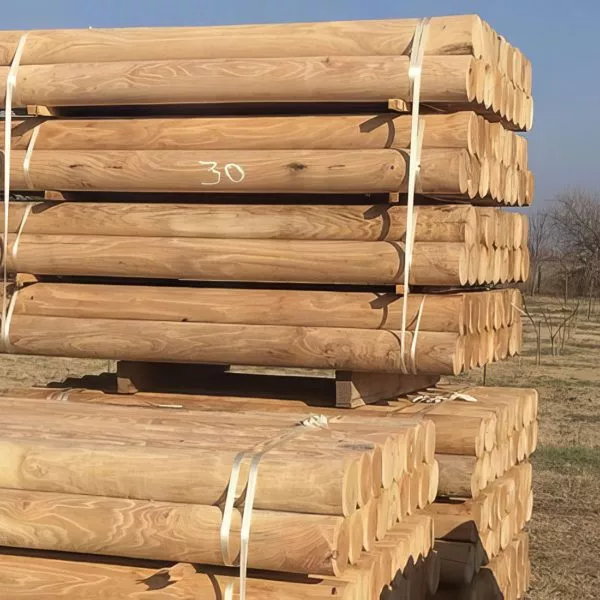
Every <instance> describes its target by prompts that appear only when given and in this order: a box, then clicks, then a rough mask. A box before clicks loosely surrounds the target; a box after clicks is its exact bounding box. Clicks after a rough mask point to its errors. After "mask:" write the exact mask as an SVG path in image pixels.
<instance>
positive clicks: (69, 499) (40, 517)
mask: <svg viewBox="0 0 600 600" xmlns="http://www.w3.org/2000/svg"><path fill="white" fill-rule="evenodd" d="M0 514H1V515H2V521H3V529H2V532H1V533H0V541H1V543H2V545H3V546H10V547H15V546H16V547H29V548H32V549H42V550H62V551H77V552H84V553H89V554H105V555H109V556H130V557H132V558H149V559H158V560H182V561H188V562H201V563H205V564H216V565H220V564H223V556H222V555H221V549H220V542H219V530H220V526H221V518H222V514H221V510H220V509H219V508H218V507H212V506H202V505H189V504H170V503H160V502H145V501H140V500H131V499H129V500H126V499H117V498H104V497H100V496H96V497H94V496H77V495H70V494H54V493H50V492H27V491H20V490H4V492H3V495H2V499H1V500H0ZM124 523H125V524H126V525H124ZM240 524H241V518H240V513H239V512H238V511H234V515H233V525H232V528H231V536H230V546H231V552H232V554H233V556H236V555H237V553H238V552H239V528H240ZM48 531H51V532H52V536H48V535H47V533H46V534H45V535H44V532H48ZM252 532H253V535H252V537H251V539H250V552H249V566H250V567H252V568H259V569H265V570H275V571H288V572H296V573H315V574H322V575H338V574H341V573H342V572H343V570H344V569H345V567H346V564H347V561H348V548H349V536H350V531H349V528H348V524H347V522H345V521H344V519H343V518H341V517H329V516H322V515H304V516H302V517H301V516H300V514H299V513H282V512H269V511H258V510H257V511H254V513H253V519H252ZM274 547H285V548H286V552H285V555H281V554H279V553H275V554H273V548H274Z"/></svg>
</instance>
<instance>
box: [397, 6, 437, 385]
mask: <svg viewBox="0 0 600 600" xmlns="http://www.w3.org/2000/svg"><path fill="white" fill-rule="evenodd" d="M429 20H430V19H429V18H426V19H422V20H421V21H419V23H418V24H417V27H416V29H415V35H414V38H413V43H412V48H411V52H410V65H409V69H408V76H409V78H410V82H411V99H412V111H411V115H412V121H411V127H410V154H409V162H408V190H407V191H408V195H407V201H406V242H405V250H404V294H403V299H402V335H401V338H400V353H401V366H402V371H403V372H404V373H416V364H415V363H416V349H417V339H418V334H419V328H418V326H419V324H420V322H421V315H422V312H423V305H424V303H423V302H421V305H420V308H419V313H418V316H417V326H416V327H415V330H414V332H413V339H412V345H411V351H410V356H409V360H408V363H409V364H408V365H407V361H406V339H405V338H406V327H407V319H408V295H409V293H410V284H409V280H410V267H411V264H412V256H413V248H414V243H415V191H416V186H417V179H418V177H419V170H420V167H421V147H422V145H423V133H424V127H425V124H424V121H423V120H422V119H421V118H420V102H421V76H422V73H423V57H424V56H425V44H426V41H427V33H428V30H429ZM409 368H410V370H409Z"/></svg>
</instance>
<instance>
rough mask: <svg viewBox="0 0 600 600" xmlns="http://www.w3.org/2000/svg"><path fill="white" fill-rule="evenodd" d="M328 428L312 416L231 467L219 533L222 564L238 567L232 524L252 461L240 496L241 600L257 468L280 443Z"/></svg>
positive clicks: (240, 456) (230, 590)
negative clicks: (245, 469) (247, 461)
mask: <svg viewBox="0 0 600 600" xmlns="http://www.w3.org/2000/svg"><path fill="white" fill-rule="evenodd" d="M326 427H327V418H326V417H323V416H318V415H313V416H311V417H309V418H308V419H305V420H304V421H302V422H301V423H298V424H296V425H295V427H294V428H293V429H290V430H287V431H285V432H283V433H281V434H279V435H277V436H275V437H273V438H271V439H269V440H266V441H264V442H262V443H261V444H259V445H258V448H257V447H255V448H253V449H250V450H246V451H242V452H239V453H238V454H237V455H236V457H235V459H234V461H233V465H232V468H231V475H230V478H229V485H228V487H227V495H226V498H225V506H224V508H223V519H222V521H221V530H220V542H221V554H222V557H223V562H224V564H225V565H226V566H228V567H233V566H235V563H236V562H237V558H238V557H236V558H235V559H232V558H231V551H230V548H229V537H230V532H231V521H232V518H233V510H234V508H235V504H236V501H237V499H236V491H237V486H238V482H239V477H240V469H241V466H242V464H243V462H244V459H246V458H249V459H250V467H249V471H248V480H247V483H246V486H245V489H244V492H242V494H241V495H240V498H244V509H243V512H242V526H241V530H240V554H239V568H240V576H239V583H240V593H239V600H245V598H246V579H247V571H248V547H249V544H250V529H251V525H252V511H253V509H254V497H255V495H256V484H257V481H258V466H259V464H260V461H261V459H262V457H263V456H264V455H265V454H266V453H267V452H269V450H272V449H273V448H275V447H276V446H278V445H279V444H281V443H283V442H286V441H288V440H290V439H292V438H294V437H296V436H297V435H299V434H300V433H305V432H306V430H307V429H310V428H313V429H315V428H319V429H323V428H326ZM233 588H234V586H233V584H232V583H230V584H228V586H227V588H226V589H225V598H224V600H226V599H227V598H232V597H233Z"/></svg>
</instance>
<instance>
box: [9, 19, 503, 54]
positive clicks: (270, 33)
mask: <svg viewBox="0 0 600 600" xmlns="http://www.w3.org/2000/svg"><path fill="white" fill-rule="evenodd" d="M418 23H419V19H387V20H371V21H333V22H317V23H282V24H267V25H241V26H240V25H235V26H219V27H143V28H141V27H140V28H121V29H96V28H93V29H70V30H69V29H59V30H45V31H39V30H38V31H32V32H28V36H27V43H26V44H25V46H24V52H23V57H22V59H21V64H23V65H29V64H55V63H58V64H60V63H78V62H84V63H86V62H100V61H105V62H114V61H120V60H162V59H165V58H168V59H170V60H178V59H181V60H183V59H190V58H205V59H208V58H227V57H229V58H237V57H255V58H256V57H260V58H262V57H273V58H277V57H286V56H287V57H294V56H314V55H315V54H317V55H318V54H323V55H329V56H376V55H398V54H400V55H401V54H406V55H408V54H410V48H411V42H412V40H413V37H414V34H415V29H416V27H417V25H418ZM483 29H484V25H483V21H482V20H481V19H480V17H478V16H476V15H457V16H450V17H434V18H432V19H431V21H430V24H429V35H428V36H427V40H426V46H425V54H426V55H444V54H465V55H472V56H474V57H476V58H486V60H491V56H490V55H487V54H484V50H485V48H484V33H483ZM24 33H25V32H24V31H3V32H2V35H1V37H0V64H2V65H9V64H10V63H11V61H12V57H13V55H14V53H15V51H16V47H17V44H18V42H19V39H20V38H21V36H22V35H23V34H24Z"/></svg>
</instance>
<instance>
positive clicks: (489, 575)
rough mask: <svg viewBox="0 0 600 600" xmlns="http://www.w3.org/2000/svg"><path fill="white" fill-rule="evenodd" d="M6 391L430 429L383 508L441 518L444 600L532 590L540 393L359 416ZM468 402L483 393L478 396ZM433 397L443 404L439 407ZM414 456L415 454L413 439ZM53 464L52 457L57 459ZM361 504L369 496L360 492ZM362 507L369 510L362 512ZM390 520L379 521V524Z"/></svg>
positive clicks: (505, 393)
mask: <svg viewBox="0 0 600 600" xmlns="http://www.w3.org/2000/svg"><path fill="white" fill-rule="evenodd" d="M454 395H455V396H457V397H456V399H454ZM6 396H7V398H10V399H11V400H10V401H12V402H15V403H17V405H18V406H20V407H22V406H23V401H24V400H26V402H25V406H31V407H34V406H35V407H37V406H41V407H43V402H44V401H50V402H52V405H54V403H55V402H56V401H60V402H61V403H63V404H64V403H66V406H68V405H69V404H70V403H73V404H75V405H85V406H88V407H89V406H92V407H93V408H92V409H90V410H92V411H94V410H97V409H98V405H101V406H105V405H111V406H113V407H116V408H118V409H123V408H124V407H125V408H126V409H131V408H134V407H135V408H137V410H138V411H139V410H140V409H142V408H146V409H150V410H149V411H147V412H149V413H150V414H155V413H157V411H158V412H160V411H161V410H162V411H164V410H165V409H164V408H162V409H161V408H160V407H166V406H171V407H174V408H176V410H175V411H172V412H176V414H178V415H183V414H193V415H206V417H204V418H205V419H206V418H208V416H210V415H213V416H215V415H216V416H218V415H220V414H222V413H221V411H227V414H229V415H230V418H231V419H232V423H237V422H239V421H242V420H243V419H245V418H246V417H247V416H248V415H250V418H253V417H252V415H253V414H254V413H255V412H256V414H260V415H267V414H268V415H270V416H273V417H275V418H276V419H284V420H286V419H288V420H289V419H290V418H292V419H297V420H298V422H302V421H303V420H305V419H307V418H309V417H310V415H311V414H312V412H311V411H313V410H318V411H319V414H322V415H324V416H326V417H327V418H328V419H330V422H331V423H336V421H338V420H340V421H341V422H344V421H349V422H357V423H361V427H364V428H368V427H370V426H371V423H375V424H377V426H378V427H380V428H382V429H383V430H384V431H396V430H400V431H404V430H405V428H406V427H407V426H408V427H410V428H416V429H417V430H418V429H419V428H420V427H425V431H426V433H425V436H424V437H423V441H422V442H418V441H417V442H416V445H417V446H418V445H420V444H421V443H423V444H424V447H425V454H424V455H423V456H424V458H423V462H422V463H421V466H420V467H419V466H418V464H417V463H418V459H417V460H416V461H414V462H413V463H412V466H411V464H410V461H409V463H407V465H406V468H407V473H408V474H409V475H408V476H406V475H404V476H403V479H402V484H401V485H399V486H398V490H399V494H398V495H397V496H396V495H395V490H394V488H392V491H391V493H390V494H389V499H388V497H386V496H387V495H388V494H386V491H385V488H383V492H382V494H381V496H379V498H378V499H377V503H378V505H379V506H381V503H387V502H388V501H389V502H391V503H392V504H393V503H394V502H396V501H399V503H400V506H401V507H402V506H403V507H404V508H401V509H400V513H401V514H399V516H398V518H399V519H400V523H403V524H406V515H407V514H408V515H410V514H415V511H417V512H418V510H417V509H419V508H421V507H424V508H425V513H426V514H428V515H430V516H431V517H432V518H433V523H434V535H435V538H436V541H435V551H436V553H437V559H439V562H440V582H441V588H440V591H439V592H438V596H435V597H436V598H438V597H439V598H440V599H442V598H448V599H449V598H464V599H467V598H469V599H471V598H473V599H488V598H520V597H522V596H523V594H524V592H525V590H526V589H527V587H528V581H529V573H530V566H529V560H528V534H527V533H526V532H525V531H524V527H525V525H526V523H527V522H528V521H529V520H530V518H531V512H532V505H533V496H532V470H531V464H530V463H529V462H528V459H529V457H530V456H531V454H532V453H533V452H534V450H535V448H536V445H537V430H538V425H537V414H538V398H537V393H536V392H535V390H532V389H524V388H488V387H462V388H460V389H458V388H456V386H448V385H438V386H437V387H435V388H430V389H429V390H427V391H425V392H422V393H421V394H420V395H419V396H418V397H417V399H418V402H415V398H414V397H413V398H408V397H407V398H399V399H398V400H395V401H389V402H386V403H385V404H383V405H382V404H376V405H370V406H364V407H361V408H359V409H357V410H356V411H352V412H350V413H349V412H348V411H344V410H340V409H335V408H323V407H320V406H319V407H318V409H315V408H313V407H312V406H311V405H310V402H300V401H296V402H293V401H290V400H288V399H282V400H278V399H275V398H269V399H263V398H240V397H238V396H215V395H203V396H199V395H191V394H158V393H143V392H141V393H138V394H135V395H132V396H128V395H123V394H108V393H104V392H102V391H98V390H91V389H90V390H84V389H58V390H49V389H45V388H40V389H29V390H14V391H11V392H7V393H6ZM462 398H474V399H476V402H473V401H464V400H462ZM433 400H437V402H435V403H432V401H433ZM2 402H4V400H2ZM36 410H37V409H36ZM62 410H63V411H64V412H65V413H69V412H72V411H73V409H72V408H64V407H63V408H62ZM348 415H350V416H348ZM151 421H152V422H154V421H156V419H151ZM433 424H435V460H434V461H433V462H432V459H431V457H429V458H428V457H427V454H431V452H432V444H433V440H432V438H433V436H432V433H433V427H432V425H433ZM337 426H338V425H336V427H337ZM307 435H308V434H307ZM420 451H421V450H417V452H420ZM408 455H409V456H411V455H412V454H411V452H410V443H409V454H408ZM64 458H65V459H66V456H65V457H64ZM38 460H40V459H39V458H38ZM41 460H42V461H43V460H44V459H41ZM48 460H49V461H52V458H49V459H48ZM428 460H429V461H430V462H427V461H428ZM384 463H385V460H384V461H382V464H384ZM428 465H430V466H428ZM431 465H437V467H439V471H438V473H436V474H434V475H433V477H434V478H436V479H437V482H436V490H437V499H436V501H435V503H433V504H429V505H427V498H426V494H428V493H429V494H431V495H430V496H429V499H432V498H433V493H432V489H431V486H432V485H433V483H432V480H431V477H432V475H431ZM437 467H434V469H435V468H437ZM49 468H50V467H49V465H48V464H46V463H44V462H42V463H41V464H38V469H39V470H40V471H42V472H44V473H48V472H49ZM378 471H379V469H378ZM417 473H419V475H418V476H417V475H416V474H417ZM419 480H420V483H417V482H418V481H419ZM423 481H426V482H427V483H423ZM79 491H80V490H79ZM419 498H420V499H419ZM357 501H360V494H357ZM361 510H364V508H362V509H360V508H359V509H358V511H359V512H360V511H361ZM385 510H386V512H387V509H385ZM405 511H406V512H405ZM381 526H382V522H381V520H379V521H378V525H377V527H378V528H380V527H381ZM396 527H397V526H396ZM379 537H381V535H380V536H379ZM383 539H384V540H385V539H386V538H385V537H384V538H383ZM408 572H409V573H410V571H408ZM399 597H401V598H402V597H405V596H402V595H400V596H399ZM408 597H410V596H408Z"/></svg>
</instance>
